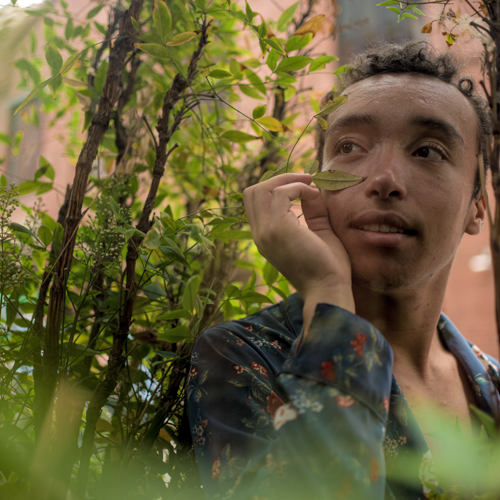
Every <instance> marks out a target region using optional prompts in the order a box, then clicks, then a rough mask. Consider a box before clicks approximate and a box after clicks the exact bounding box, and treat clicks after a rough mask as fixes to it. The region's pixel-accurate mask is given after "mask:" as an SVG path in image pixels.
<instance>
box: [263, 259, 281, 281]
mask: <svg viewBox="0 0 500 500" xmlns="http://www.w3.org/2000/svg"><path fill="white" fill-rule="evenodd" d="M279 274H280V273H279V272H278V270H277V269H276V268H275V267H274V266H273V265H272V264H271V263H269V262H268V261H267V260H266V262H265V263H264V267H263V269H262V276H263V277H264V281H265V283H266V285H268V286H271V285H273V284H274V282H275V281H276V280H277V279H278V276H279Z"/></svg>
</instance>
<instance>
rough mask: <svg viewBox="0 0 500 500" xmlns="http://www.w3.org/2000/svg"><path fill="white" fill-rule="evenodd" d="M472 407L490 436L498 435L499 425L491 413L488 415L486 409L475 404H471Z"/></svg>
mask: <svg viewBox="0 0 500 500" xmlns="http://www.w3.org/2000/svg"><path fill="white" fill-rule="evenodd" d="M470 409H471V411H472V413H474V415H475V416H476V417H477V419H478V420H479V421H480V422H481V424H482V425H483V426H484V429H485V430H486V432H487V433H488V436H490V437H493V436H496V433H497V427H496V425H495V420H494V419H493V417H492V416H491V415H488V414H487V413H485V412H484V411H482V410H480V409H479V408H477V407H476V406H474V405H471V406H470Z"/></svg>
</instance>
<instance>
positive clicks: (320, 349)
mask: <svg viewBox="0 0 500 500" xmlns="http://www.w3.org/2000/svg"><path fill="white" fill-rule="evenodd" d="M302 306H303V302H302V299H301V297H300V296H299V295H298V294H294V295H292V296H290V297H289V298H288V299H287V300H286V301H284V302H280V303H279V304H276V305H273V306H271V307H268V308H266V309H264V310H263V311H260V312H259V313H257V314H254V315H252V316H249V317H247V318H245V319H242V320H238V321H232V322H228V323H223V324H221V325H218V326H215V327H213V328H211V329H209V330H207V331H206V332H205V333H204V334H203V335H202V336H201V337H200V338H199V339H198V341H197V343H196V345H195V347H194V350H193V355H192V367H191V373H190V377H189V384H188V413H189V418H190V425H191V432H192V437H193V442H194V446H195V451H196V457H197V461H198V464H199V469H200V473H201V478H202V483H203V485H204V489H205V491H206V492H207V494H208V496H209V497H210V498H228V497H235V498H249V499H259V500H261V499H265V498H268V499H275V498H276V499H281V498H286V499H294V498H297V499H298V498H300V499H306V500H307V499H310V500H318V499H323V498H325V499H326V498H328V499H337V498H356V499H372V500H377V499H383V498H397V499H406V498H408V499H410V498H411V499H413V498H426V496H425V495H426V494H429V493H430V491H431V490H432V489H433V488H434V489H436V488H438V487H437V486H436V485H435V482H434V478H433V477H432V474H430V473H429V470H428V468H427V467H425V463H426V460H427V458H428V456H429V449H428V446H427V444H426V442H425V439H424V437H423V435H422V432H421V431H420V429H419V426H418V424H417V422H416V421H415V419H414V417H413V415H412V412H411V410H410V408H409V406H408V404H407V402H406V400H405V398H404V395H403V394H402V391H401V390H400V388H399V387H398V384H397V382H396V380H395V379H394V377H393V375H392V350H391V347H390V345H389V344H388V342H387V341H386V340H385V338H384V337H383V335H382V334H381V333H380V332H379V331H377V330H376V329H375V327H374V326H373V325H371V324H370V323H369V322H367V321H366V320H364V319H362V318H361V317H359V316H356V315H354V314H351V313H349V312H348V311H346V310H344V309H342V308H339V307H337V306H334V305H330V304H318V306H317V308H316V311H315V315H314V317H313V319H312V322H311V325H310V331H309V334H308V335H307V338H305V339H304V338H303V337H302ZM437 328H438V332H439V335H440V338H441V341H442V342H443V344H444V345H445V347H447V348H448V349H449V351H450V352H452V353H453V355H454V356H455V357H456V359H457V360H458V362H459V363H460V365H461V367H462V368H463V370H464V372H465V373H466V375H467V377H468V380H469V382H470V386H471V387H472V388H473V390H474V395H475V404H476V406H477V407H478V408H479V409H481V410H483V411H484V412H486V413H488V414H490V415H492V416H494V417H496V416H497V415H498V413H499V406H500V402H499V401H500V400H499V393H498V389H497V387H499V385H495V384H498V373H499V372H498V367H497V365H496V364H495V363H494V362H493V360H491V359H490V358H489V357H487V356H485V355H484V354H483V353H481V351H479V349H478V348H476V347H475V346H473V345H472V344H470V343H469V342H468V341H466V340H465V339H464V338H463V337H462V336H461V335H460V333H459V332H458V331H457V329H456V328H455V327H454V326H453V325H452V323H451V322H450V321H449V320H448V319H447V318H446V317H445V316H444V315H442V316H441V318H440V321H439V324H438V325H437ZM415 456H416V457H417V458H418V460H409V461H408V462H407V461H405V459H406V458H408V457H410V458H415ZM401 463H404V464H405V474H406V476H410V477H411V478H413V481H410V482H408V478H406V480H405V481H404V482H402V481H401V480H400V479H398V475H397V474H396V473H393V471H396V470H397V466H398V464H401ZM412 468H413V469H412ZM408 469H409V470H408Z"/></svg>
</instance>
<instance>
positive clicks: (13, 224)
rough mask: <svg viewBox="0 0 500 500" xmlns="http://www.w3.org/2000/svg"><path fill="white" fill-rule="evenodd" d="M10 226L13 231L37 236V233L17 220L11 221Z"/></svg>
mask: <svg viewBox="0 0 500 500" xmlns="http://www.w3.org/2000/svg"><path fill="white" fill-rule="evenodd" d="M9 228H10V229H12V231H17V232H18V233H25V234H29V235H30V236H33V237H35V235H34V234H33V233H32V232H31V230H30V229H28V228H27V227H25V226H23V225H22V224H18V223H17V222H11V223H10V224H9Z"/></svg>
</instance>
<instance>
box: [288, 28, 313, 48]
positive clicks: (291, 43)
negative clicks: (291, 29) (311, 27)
mask: <svg viewBox="0 0 500 500" xmlns="http://www.w3.org/2000/svg"><path fill="white" fill-rule="evenodd" d="M312 39H313V34H312V33H306V34H305V35H293V36H291V37H290V38H289V39H288V40H287V41H286V44H285V50H286V51H287V52H292V50H300V49H303V48H304V47H306V46H307V45H309V43H310V42H311V40H312Z"/></svg>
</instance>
